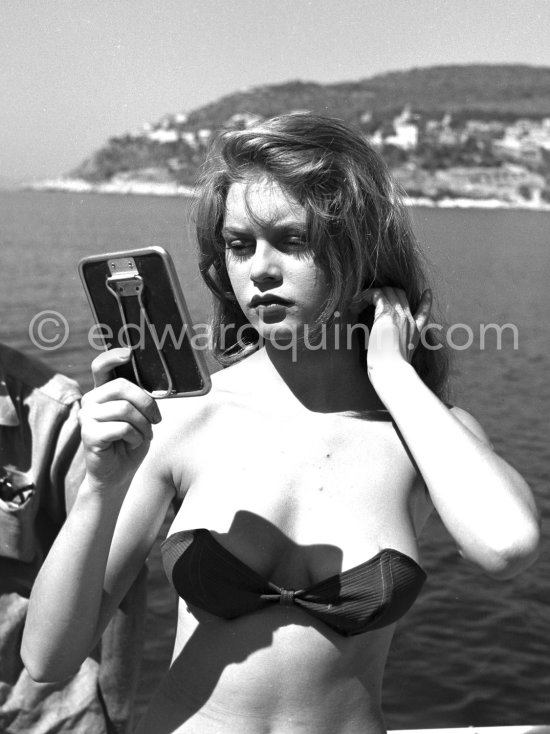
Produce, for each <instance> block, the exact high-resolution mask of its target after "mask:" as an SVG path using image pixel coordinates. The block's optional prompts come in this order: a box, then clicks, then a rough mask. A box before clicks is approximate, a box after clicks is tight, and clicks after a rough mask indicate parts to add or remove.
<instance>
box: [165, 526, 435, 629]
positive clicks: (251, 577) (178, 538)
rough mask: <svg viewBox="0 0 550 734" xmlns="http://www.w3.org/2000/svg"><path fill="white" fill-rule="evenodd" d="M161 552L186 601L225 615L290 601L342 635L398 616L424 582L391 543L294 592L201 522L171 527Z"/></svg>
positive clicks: (418, 570)
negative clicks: (224, 543)
mask: <svg viewBox="0 0 550 734" xmlns="http://www.w3.org/2000/svg"><path fill="white" fill-rule="evenodd" d="M161 551H162V560H163V565H164V570H165V572H166V575H167V577H168V580H169V581H170V582H171V584H172V586H173V587H174V589H175V590H176V592H177V593H178V595H179V596H180V597H181V598H182V599H184V600H185V601H186V602H187V603H188V604H191V605H192V606H196V607H199V608H200V609H203V610H204V611H206V612H210V614H215V615H216V616H218V617H222V618H224V619H235V618H237V617H241V616H243V615H245V614H251V613H252V612H256V611H259V610H261V609H265V608H266V607H268V606H269V605H272V604H282V605H284V606H295V607H298V608H300V609H302V610H303V611H304V612H306V613H308V614H310V615H312V616H313V617H316V618H317V619H320V620H321V621H323V622H324V623H325V624H327V625H328V626H329V627H331V628H332V629H333V630H335V631H336V632H338V633H339V634H341V635H345V636H350V635H357V634H360V633H361V632H367V631H369V630H373V629H378V628H380V627H385V626H387V625H389V624H392V623H393V622H396V621H397V620H398V619H399V618H400V617H401V616H403V614H405V612H406V611H407V610H408V609H409V608H410V607H411V606H412V605H413V603H414V601H415V599H416V597H417V596H418V594H419V592H420V589H421V588H422V586H423V584H424V582H425V580H426V573H425V572H424V570H423V569H422V568H421V567H420V566H419V565H418V564H417V563H416V561H414V560H413V559H412V558H410V557H409V556H407V555H405V554H404V553H401V552H400V551H398V550H394V549H392V548H384V549H383V550H381V551H380V552H379V553H377V554H376V555H375V556H374V557H373V558H371V559H369V560H368V561H365V562H364V563H361V564H359V565H358V566H354V567H353V568H350V569H348V570H347V571H342V572H341V573H337V574H334V575H333V576H330V577H329V578H327V579H324V580H323V581H319V582H318V583H316V584H313V585H312V586H309V587H308V588H306V589H298V590H296V589H284V588H281V587H279V586H277V585H276V584H274V583H273V582H271V581H268V580H266V579H264V578H262V576H260V575H259V574H258V573H256V572H255V571H253V570H252V569H251V568H250V567H249V566H247V565H246V564H245V563H243V562H242V561H240V560H239V559H238V558H237V557H236V556H234V555H233V554H232V553H231V552H230V551H228V550H227V549H226V548H224V547H223V546H222V545H221V544H220V543H219V542H218V541H217V540H216V539H215V538H214V536H213V535H212V534H211V533H210V531H209V530H206V529H205V528H200V529H198V530H184V531H181V532H177V533H173V534H172V535H170V536H168V538H166V540H165V541H164V542H163V543H162V545H161Z"/></svg>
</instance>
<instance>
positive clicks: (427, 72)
mask: <svg viewBox="0 0 550 734" xmlns="http://www.w3.org/2000/svg"><path fill="white" fill-rule="evenodd" d="M291 110H311V111H315V112H320V113H324V114H329V115H335V116H338V117H340V118H343V119H345V120H347V121H349V122H352V123H354V124H356V125H358V126H359V127H360V128H361V129H362V130H363V131H364V133H365V135H366V136H367V137H368V138H369V139H370V140H371V141H372V143H373V144H374V145H376V146H377V147H378V148H379V149H380V151H381V152H382V155H384V156H385V157H386V159H387V160H388V162H389V164H390V166H391V167H392V168H393V169H394V170H395V172H396V174H397V176H398V178H399V179H400V180H401V182H402V183H403V185H404V186H405V188H406V190H407V191H408V193H409V194H411V195H412V196H416V197H427V198H429V199H431V200H437V199H442V198H453V197H454V198H456V197H460V198H466V199H468V198H469V199H472V200H475V199H478V200H482V199H487V198H493V199H495V200H498V201H502V202H503V203H510V204H518V203H519V204H520V203H522V202H525V203H534V204H537V203H540V202H547V201H548V202H550V68H548V67H531V66H520V65H467V66H437V67H430V68H421V69H411V70H409V71H398V72H391V73H387V74H383V75H379V76H375V77H372V78H370V79H363V80H360V81H356V82H341V83H338V84H317V83H314V82H302V81H292V82H288V83H285V84H277V85H266V86H260V87H256V88H253V89H248V90H244V91H238V92H235V93H233V94H229V95H227V96H224V97H222V98H221V99H219V100H217V101H215V102H212V103H210V104H207V105H205V106H203V107H201V108H199V109H196V110H192V111H188V112H186V113H182V112H180V113H176V114H170V115H166V116H165V117H163V118H162V119H161V120H158V121H157V122H155V123H149V124H146V125H144V127H143V129H142V130H139V131H137V132H133V133H128V134H126V135H122V136H118V137H113V138H111V139H110V140H109V141H107V143H106V144H105V145H104V146H103V147H102V148H101V149H100V150H98V151H96V152H95V153H94V154H93V155H92V156H91V157H90V158H88V159H87V160H86V161H84V162H83V163H82V164H81V165H79V166H78V167H77V168H76V169H75V170H74V171H72V172H71V173H70V174H68V177H67V178H69V179H71V180H73V179H77V180H79V181H80V183H81V185H82V186H83V187H85V186H91V187H93V186H98V185H99V186H103V187H107V188H108V187H111V189H113V190H117V189H119V190H130V191H132V190H137V187H139V186H141V187H142V188H144V190H148V188H147V187H151V186H157V187H160V190H164V191H166V192H170V191H174V190H175V187H177V186H191V185H192V184H193V182H194V181H195V178H196V175H197V172H198V170H199V168H200V165H201V163H202V161H203V159H204V155H205V151H206V149H207V147H208V144H209V141H210V139H211V137H212V135H213V134H215V133H216V132H217V131H219V130H220V129H222V128H228V127H229V128H231V127H233V128H234V127H243V126H246V125H248V124H250V123H253V122H254V121H256V120H258V119H262V118H265V117H270V116H272V115H275V114H280V113H282V112H287V111H291Z"/></svg>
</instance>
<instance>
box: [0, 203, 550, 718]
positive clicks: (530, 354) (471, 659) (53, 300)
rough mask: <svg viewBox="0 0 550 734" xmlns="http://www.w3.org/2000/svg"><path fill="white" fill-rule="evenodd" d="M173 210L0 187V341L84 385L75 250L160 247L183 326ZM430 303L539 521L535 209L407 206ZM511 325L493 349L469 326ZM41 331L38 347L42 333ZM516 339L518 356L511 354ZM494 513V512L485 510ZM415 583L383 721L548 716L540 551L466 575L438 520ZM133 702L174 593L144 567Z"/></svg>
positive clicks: (540, 277)
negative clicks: (58, 336)
mask: <svg viewBox="0 0 550 734" xmlns="http://www.w3.org/2000/svg"><path fill="white" fill-rule="evenodd" d="M188 216H189V215H188V203H187V202H186V201H184V200H181V199H159V198H155V197H108V196H93V195H88V196H81V195H72V194H44V193H42V194H40V193H31V192H28V193H19V192H18V193H7V192H0V248H1V249H0V258H1V261H0V263H1V268H0V302H1V305H2V319H1V322H0V339H1V340H2V341H5V342H7V343H9V344H11V345H13V346H15V347H18V348H20V349H22V350H23V351H25V352H27V353H29V354H34V355H35V356H39V357H41V358H42V359H44V360H45V361H47V362H48V363H50V364H51V365H53V366H55V367H56V368H59V369H61V370H63V371H64V372H66V373H67V374H69V375H71V376H73V377H75V378H76V379H78V380H79V381H80V383H81V385H82V387H83V388H85V389H86V388H88V387H89V386H90V379H89V369H88V365H89V362H90V360H91V359H92V358H93V356H94V355H95V352H94V351H93V350H92V349H91V348H90V347H88V346H87V339H86V334H87V330H88V328H89V327H90V325H91V321H90V314H89V311H88V306H87V303H86V299H85V297H84V295H83V292H82V289H81V286H80V281H79V278H78V275H77V270H76V265H77V262H78V260H79V259H80V258H81V257H83V256H84V255H88V254H94V253H99V252H105V251H108V250H114V249H128V248H131V247H144V246H146V245H150V244H156V245H162V246H163V247H165V248H166V249H167V250H168V251H169V252H170V253H171V254H172V255H173V257H174V259H175V261H176V265H177V267H178V270H179V273H180V277H181V280H182V283H183V288H184V291H185V293H186V296H187V299H188V302H189V306H190V309H191V312H192V315H193V317H194V318H195V320H196V321H197V322H201V323H202V322H204V321H205V320H206V319H207V317H208V312H209V298H208V295H207V293H206V291H205V289H204V287H203V286H202V283H201V282H200V278H199V275H198V271H197V268H196V264H195V256H194V250H193V245H192V244H191V242H192V239H191V236H190V227H189V220H188ZM413 218H414V222H415V225H416V231H417V234H418V236H419V239H420V240H421V242H422V243H423V244H424V246H425V249H426V251H427V254H428V257H429V259H430V260H431V262H432V263H433V270H434V274H435V277H436V282H437V283H439V287H438V292H439V296H440V299H439V302H440V309H441V312H442V314H443V315H444V317H445V320H446V321H447V323H449V324H461V326H456V327H455V330H454V332H453V334H452V337H453V340H454V343H455V344H457V345H458V346H462V345H464V344H465V343H466V342H467V340H468V339H471V340H472V344H471V346H470V347H469V348H468V349H464V350H455V352H454V355H455V365H454V370H453V373H454V378H455V379H454V385H455V387H454V395H453V401H454V402H455V403H457V404H459V405H461V406H463V407H465V408H466V409H469V410H470V411H472V412H473V413H474V415H475V416H476V417H477V418H478V419H479V420H480V421H481V423H482V424H483V425H484V427H485V429H486V430H487V432H488V433H489V435H490V437H491V439H492V441H493V443H494V444H495V446H496V448H497V450H498V451H499V452H500V453H502V454H503V455H504V456H505V457H507V459H508V460H509V461H510V462H511V463H512V464H513V465H514V466H516V467H517V468H518V469H519V470H520V471H521V472H522V473H523V474H524V476H525V477H526V478H527V480H528V481H529V482H530V484H531V486H532V487H533V489H534V491H535V493H536V495H537V499H538V501H539V505H540V507H541V510H542V513H543V516H544V518H545V526H544V530H545V536H546V539H547V537H548V525H547V523H548V520H549V519H550V499H549V495H550V486H549V485H550V482H549V478H550V441H549V431H548V423H549V422H548V415H549V414H550V385H549V380H548V376H549V374H550V339H549V329H548V318H549V316H548V314H549V313H550V289H549V288H548V287H547V285H548V280H549V277H550V215H549V214H544V213H528V212H502V211H460V210H444V211H443V210H431V209H416V210H414V211H413ZM45 310H53V311H56V312H58V313H60V314H62V315H63V316H64V317H65V319H66V321H67V324H68V329H69V338H68V340H67V341H66V343H65V344H64V346H63V347H62V348H60V349H54V350H50V351H43V350H40V349H38V348H37V347H35V346H33V344H32V342H31V341H30V339H29V335H28V328H29V324H30V323H31V321H32V319H33V317H34V316H35V314H37V313H38V312H41V311H45ZM491 323H492V324H498V325H500V326H501V327H502V326H504V325H505V324H513V325H514V328H515V330H516V331H515V333H516V336H517V345H514V332H513V330H512V328H511V327H508V328H507V329H505V330H504V331H503V335H502V343H501V345H500V348H499V347H498V345H497V343H496V338H495V333H494V330H493V331H492V333H491V331H488V332H487V336H486V343H485V344H483V348H482V343H481V331H482V327H481V325H482V324H485V325H487V324H491ZM52 328H53V327H51V325H50V327H49V329H50V330H48V329H45V330H44V332H43V333H44V335H45V336H46V338H50V339H53V338H54V336H55V333H54V331H53V330H52ZM514 346H517V349H516V348H514ZM495 512H497V513H498V508H495ZM422 545H423V561H424V565H425V566H426V568H427V571H428V574H429V581H428V583H427V585H426V587H425V590H424V592H423V594H422V595H421V598H420V599H419V601H418V602H417V604H416V605H415V607H414V608H413V610H412V612H410V613H409V615H407V617H406V618H405V619H404V620H403V621H402V622H401V623H400V624H399V626H398V629H397V632H396V636H395V639H394V644H393V648H392V652H391V654H390V659H389V662H388V668H387V672H386V679H385V709H386V712H387V722H388V726H389V727H390V728H421V727H438V726H467V725H478V726H481V725H486V726H489V725H495V724H524V723H539V724H542V723H549V722H550V709H549V705H548V703H547V699H548V691H549V690H550V642H549V641H548V639H549V636H550V635H549V633H550V553H549V550H548V543H547V541H545V543H544V546H543V552H542V555H541V559H540V560H539V562H538V563H537V564H536V566H535V567H534V568H532V569H531V570H529V571H528V572H526V573H525V574H523V575H522V576H521V578H519V579H515V580H513V581H508V582H495V581H491V580H490V579H488V578H486V577H485V576H483V575H482V574H481V573H480V572H478V571H476V570H475V569H472V568H470V567H468V566H467V565H466V564H465V563H464V562H463V561H461V560H460V559H459V557H458V555H457V552H456V550H455V548H454V545H453V543H452V542H451V541H450V539H449V537H448V536H447V534H446V532H445V530H444V529H443V528H442V526H441V524H440V523H439V522H438V521H437V520H433V521H432V522H431V523H430V524H429V526H428V528H427V530H426V532H425V534H424V539H423V543H422ZM150 592H151V593H150V612H149V617H148V634H147V640H146V650H145V662H144V666H143V669H144V672H143V680H142V685H141V690H140V706H143V705H144V704H145V702H146V701H147V699H148V697H149V695H150V692H151V688H152V686H154V685H155V683H156V682H157V681H158V678H159V676H160V674H161V671H162V670H163V669H164V668H165V665H166V663H167V660H168V659H169V655H170V646H171V640H172V636H173V620H174V598H173V596H172V594H171V593H170V591H169V590H168V587H167V584H166V583H165V581H164V579H163V578H162V575H161V573H160V570H159V566H158V555H157V552H156V551H155V552H154V553H153V556H152V562H151V578H150Z"/></svg>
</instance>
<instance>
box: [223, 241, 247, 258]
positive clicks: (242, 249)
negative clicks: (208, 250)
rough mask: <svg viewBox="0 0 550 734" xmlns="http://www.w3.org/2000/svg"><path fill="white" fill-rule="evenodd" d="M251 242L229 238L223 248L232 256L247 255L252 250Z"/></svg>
mask: <svg viewBox="0 0 550 734" xmlns="http://www.w3.org/2000/svg"><path fill="white" fill-rule="evenodd" d="M253 247H254V246H253V244H252V243H251V242H245V241H243V240H230V241H229V242H226V243H225V249H226V250H228V251H229V253H230V254H231V255H233V256H234V257H248V255H250V254H251V253H252V251H253Z"/></svg>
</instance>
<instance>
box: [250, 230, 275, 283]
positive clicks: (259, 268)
mask: <svg viewBox="0 0 550 734" xmlns="http://www.w3.org/2000/svg"><path fill="white" fill-rule="evenodd" d="M278 256H279V253H278V251H277V250H276V249H275V248H274V247H272V246H271V245H270V244H269V242H266V241H265V240H257V241H256V250H255V251H254V255H253V257H252V263H251V266H250V280H252V281H254V283H263V282H265V281H277V280H280V279H281V268H280V263H279V257H278Z"/></svg>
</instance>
